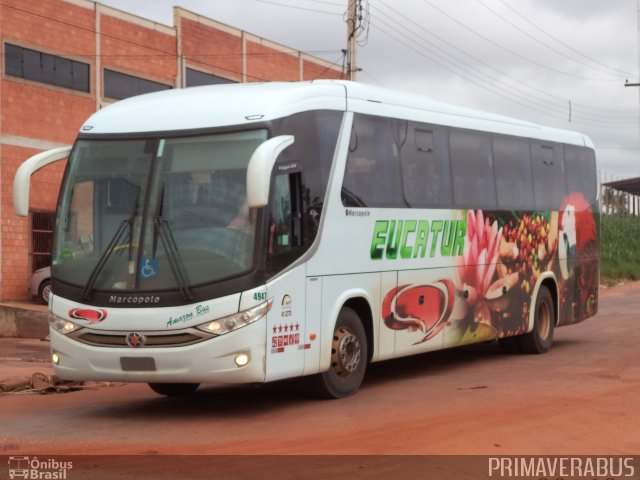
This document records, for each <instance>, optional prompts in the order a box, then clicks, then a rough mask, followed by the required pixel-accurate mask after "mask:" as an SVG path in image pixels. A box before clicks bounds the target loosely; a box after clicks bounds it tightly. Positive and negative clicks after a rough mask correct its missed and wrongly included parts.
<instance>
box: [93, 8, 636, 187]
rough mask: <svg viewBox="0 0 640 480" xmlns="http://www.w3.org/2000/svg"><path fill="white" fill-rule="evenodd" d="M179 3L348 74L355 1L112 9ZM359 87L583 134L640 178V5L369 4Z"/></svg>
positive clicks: (602, 167)
mask: <svg viewBox="0 0 640 480" xmlns="http://www.w3.org/2000/svg"><path fill="white" fill-rule="evenodd" d="M100 3H102V4H105V5H109V6H112V7H114V8H118V9H120V10H124V11H127V12H131V13H135V14H136V15H140V16H142V17H145V18H148V19H151V20H154V21H156V22H159V23H163V24H166V25H172V24H173V8H172V7H173V6H174V5H178V6H181V7H183V8H185V9H187V10H190V11H192V12H195V13H198V14H200V15H203V16H206V17H209V18H212V19H214V20H217V21H219V22H222V23H226V24H228V25H231V26H233V27H236V28H240V29H242V30H245V31H247V32H249V33H252V34H254V35H258V36H261V37H264V38H266V39H269V40H272V41H275V42H278V43H281V44H284V45H287V46H289V47H292V48H295V49H297V50H300V51H303V52H308V53H311V54H313V55H317V56H319V57H322V58H324V59H326V60H329V61H330V62H336V63H337V64H338V65H342V52H341V51H342V49H344V48H346V43H347V40H346V39H347V26H346V22H345V19H346V16H345V11H346V9H347V4H348V0H154V1H153V2H149V1H148V0H102V1H101V2H100ZM362 5H363V9H364V12H365V15H364V17H365V18H367V19H368V22H366V28H362V29H361V30H360V36H359V44H360V45H359V46H358V50H357V63H358V67H359V68H361V69H362V71H360V72H358V74H357V80H358V81H360V82H364V83H370V84H373V85H380V86H384V87H387V88H392V89H396V90H402V91H407V92H413V93H420V94H425V95H428V96H430V97H432V98H434V99H435V100H437V101H441V102H446V103H452V104H456V105H460V106H464V107H468V108H475V109H479V110H484V111H488V112H492V113H496V114H501V115H507V116H511V117H515V118H520V119H523V120H527V121H531V122H535V123H539V124H542V125H546V126H551V127H557V128H563V129H569V130H576V131H579V132H582V133H584V134H586V135H588V136H589V137H590V138H591V139H592V140H593V142H594V144H595V146H596V158H597V161H598V169H599V171H600V173H601V179H602V180H603V181H609V180H612V179H616V180H617V179H622V178H629V177H638V176H640V87H625V82H626V81H627V80H628V81H629V82H631V83H638V82H640V75H639V74H638V71H639V62H640V54H639V48H638V43H639V41H638V30H639V27H638V22H639V13H638V12H639V8H640V7H639V5H640V0H607V1H603V0H456V1H452V0H400V1H398V0H396V1H393V0H362Z"/></svg>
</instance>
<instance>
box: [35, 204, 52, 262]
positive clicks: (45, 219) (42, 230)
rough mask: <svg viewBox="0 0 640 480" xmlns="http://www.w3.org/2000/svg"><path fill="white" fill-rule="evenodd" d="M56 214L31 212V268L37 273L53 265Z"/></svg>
mask: <svg viewBox="0 0 640 480" xmlns="http://www.w3.org/2000/svg"><path fill="white" fill-rule="evenodd" d="M54 222H55V213H53V212H31V259H32V261H31V268H32V271H34V272H35V271H36V270H38V269H40V268H44V267H48V266H49V265H51V251H52V249H53V224H54Z"/></svg>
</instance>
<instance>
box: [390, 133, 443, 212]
mask: <svg viewBox="0 0 640 480" xmlns="http://www.w3.org/2000/svg"><path fill="white" fill-rule="evenodd" d="M409 136H410V138H411V140H412V141H409V142H407V143H408V145H407V146H406V148H404V149H403V150H402V158H401V162H402V180H403V185H404V196H405V198H406V200H407V203H408V204H409V205H410V206H411V207H414V208H428V207H448V206H450V205H451V203H452V199H451V173H450V169H449V142H448V139H447V130H446V129H445V128H444V127H437V126H433V125H424V124H417V123H412V124H411V126H410V128H409Z"/></svg>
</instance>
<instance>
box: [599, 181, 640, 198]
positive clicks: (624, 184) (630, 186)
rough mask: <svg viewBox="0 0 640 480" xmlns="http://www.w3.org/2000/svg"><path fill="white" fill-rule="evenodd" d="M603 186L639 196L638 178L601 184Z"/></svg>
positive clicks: (639, 182) (639, 184)
mask: <svg viewBox="0 0 640 480" xmlns="http://www.w3.org/2000/svg"><path fill="white" fill-rule="evenodd" d="M603 185H604V186H605V187H609V188H613V189H615V190H620V191H621V192H626V193H630V194H631V195H640V177H635V178H626V179H624V180H616V181H615V182H607V183H603Z"/></svg>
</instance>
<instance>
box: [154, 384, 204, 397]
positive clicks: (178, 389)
mask: <svg viewBox="0 0 640 480" xmlns="http://www.w3.org/2000/svg"><path fill="white" fill-rule="evenodd" d="M199 386H200V384H199V383H150V384H149V387H151V390H153V391H154V392H156V393H157V394H159V395H164V396H166V397H178V396H182V395H189V394H191V393H193V392H195V391H196V390H197V388H198V387H199Z"/></svg>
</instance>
